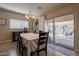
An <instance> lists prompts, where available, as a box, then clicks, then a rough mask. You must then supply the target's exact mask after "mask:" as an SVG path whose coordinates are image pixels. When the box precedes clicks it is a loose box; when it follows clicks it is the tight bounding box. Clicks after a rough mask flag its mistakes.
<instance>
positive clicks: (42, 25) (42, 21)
mask: <svg viewBox="0 0 79 59" xmlns="http://www.w3.org/2000/svg"><path fill="white" fill-rule="evenodd" d="M47 24H48V22H47V21H46V20H45V19H44V16H42V17H41V18H40V20H39V30H42V31H45V32H47V31H48V25H47Z"/></svg>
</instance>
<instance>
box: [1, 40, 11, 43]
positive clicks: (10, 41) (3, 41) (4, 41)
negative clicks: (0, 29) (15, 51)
mask: <svg viewBox="0 0 79 59" xmlns="http://www.w3.org/2000/svg"><path fill="white" fill-rule="evenodd" d="M6 42H12V40H4V41H0V43H6Z"/></svg>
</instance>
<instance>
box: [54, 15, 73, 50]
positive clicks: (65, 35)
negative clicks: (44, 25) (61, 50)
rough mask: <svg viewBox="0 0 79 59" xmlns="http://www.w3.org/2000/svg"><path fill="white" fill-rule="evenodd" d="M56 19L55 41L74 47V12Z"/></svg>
mask: <svg viewBox="0 0 79 59" xmlns="http://www.w3.org/2000/svg"><path fill="white" fill-rule="evenodd" d="M54 21H55V22H54V24H55V25H54V29H55V30H54V31H55V33H54V37H55V39H54V40H55V42H54V43H55V44H58V45H61V46H64V47H68V48H74V14H70V15H65V16H61V17H56V18H55V19H54Z"/></svg>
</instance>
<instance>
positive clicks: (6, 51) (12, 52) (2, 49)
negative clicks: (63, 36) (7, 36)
mask: <svg viewBox="0 0 79 59" xmlns="http://www.w3.org/2000/svg"><path fill="white" fill-rule="evenodd" d="M53 46H54V45H49V46H48V48H47V49H48V50H47V55H48V56H66V54H65V53H62V52H61V51H57V49H56V50H55V49H53V48H51V47H53ZM55 48H57V47H55ZM60 50H62V49H60ZM69 51H70V50H69ZM69 51H68V52H69ZM64 52H65V51H64ZM66 53H67V51H66ZM69 53H70V54H71V51H70V52H69ZM78 54H79V53H78ZM78 54H77V55H78ZM71 55H72V54H71ZM74 55H75V54H74ZM0 56H19V54H18V52H17V49H16V43H13V42H5V43H0Z"/></svg>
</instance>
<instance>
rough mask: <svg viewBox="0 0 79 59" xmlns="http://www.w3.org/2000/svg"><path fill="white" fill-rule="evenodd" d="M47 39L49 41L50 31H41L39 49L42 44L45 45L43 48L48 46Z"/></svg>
mask: <svg viewBox="0 0 79 59" xmlns="http://www.w3.org/2000/svg"><path fill="white" fill-rule="evenodd" d="M47 41H48V32H39V41H38V48H37V49H38V50H39V49H40V46H42V45H44V47H43V48H47Z"/></svg>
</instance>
